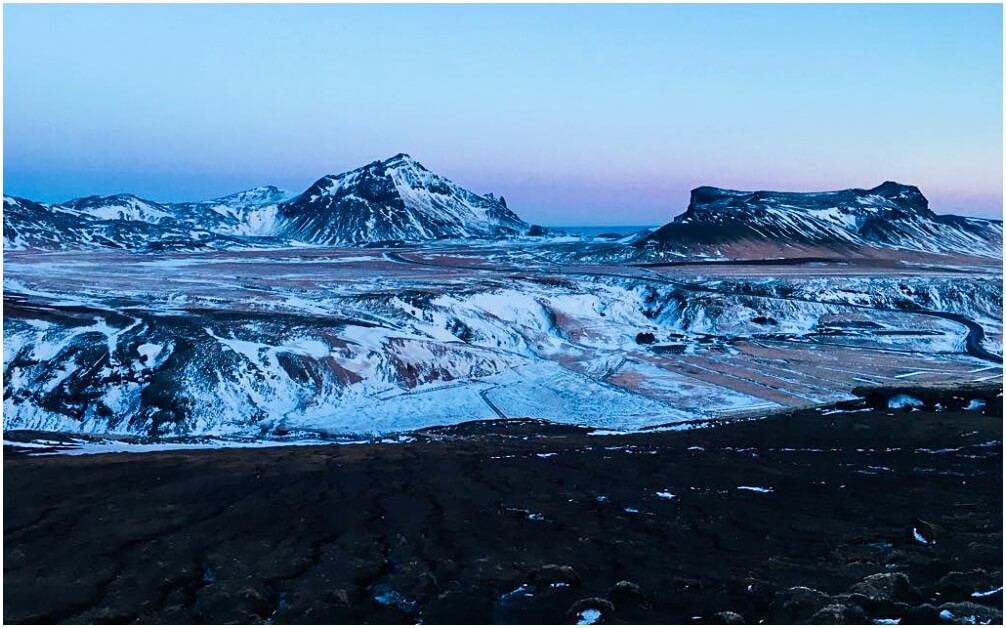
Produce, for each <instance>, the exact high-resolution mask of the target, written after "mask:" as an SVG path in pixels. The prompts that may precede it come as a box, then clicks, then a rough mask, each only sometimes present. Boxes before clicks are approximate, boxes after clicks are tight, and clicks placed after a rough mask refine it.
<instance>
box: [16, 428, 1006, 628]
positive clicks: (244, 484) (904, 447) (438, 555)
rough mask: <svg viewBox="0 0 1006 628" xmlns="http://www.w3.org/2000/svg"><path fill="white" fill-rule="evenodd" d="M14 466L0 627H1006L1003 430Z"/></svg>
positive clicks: (339, 449)
mask: <svg viewBox="0 0 1006 628" xmlns="http://www.w3.org/2000/svg"><path fill="white" fill-rule="evenodd" d="M990 414H992V416H988V415H986V414H985V413H983V412H981V411H965V410H955V411H943V412H933V411H913V412H909V411H904V410H901V411H893V410H876V409H874V410H860V411H853V412H836V413H823V412H821V411H819V410H813V411H802V412H798V413H793V414H789V415H783V416H778V417H772V418H768V419H763V420H759V421H749V422H740V423H732V424H728V425H722V426H718V427H710V428H708V429H700V430H692V431H679V432H661V433H650V434H634V435H612V436H597V435H593V436H592V435H587V434H586V433H585V432H584V431H581V430H577V429H574V428H569V427H556V426H549V425H543V424H540V423H532V422H499V423H479V424H469V425H463V426H460V427H455V428H450V429H441V430H431V431H426V432H424V433H421V434H418V435H417V437H416V440H415V442H410V443H406V444H399V445H380V444H375V445H353V446H327V447H286V448H273V449H241V450H222V451H175V452H159V453H145V454H109V455H95V456H81V457H68V456H52V457H44V456H27V455H26V454H25V453H24V452H25V451H26V450H21V449H15V448H11V447H5V450H4V471H5V474H4V491H5V499H4V548H3V551H4V620H5V622H11V623H13V622H73V623H83V622H137V621H138V622H165V623H177V622H213V623H223V622H276V623H286V622H308V623H327V622H331V623H339V622H374V623H394V622H407V623H415V622H419V621H421V622H423V623H459V622H475V623H488V622H503V623H522V622H544V623H561V622H575V621H583V622H589V621H599V622H611V623H618V622H659V623H733V622H742V621H743V622H748V623H758V622H759V621H763V620H764V621H765V622H766V623H793V622H825V623H835V622H855V623H869V622H871V621H875V620H892V621H893V620H900V622H901V623H917V622H927V623H929V622H932V623H950V622H973V623H974V622H977V623H986V622H989V621H991V622H993V623H1001V622H1002V614H1001V608H1002V590H1001V586H1002V573H1001V569H1002V529H1003V525H1002V523H1003V522H1002V512H1003V510H1002V494H1003V493H1002V491H1003V486H1002V477H1003V468H1002V419H1001V416H996V415H995V413H990Z"/></svg>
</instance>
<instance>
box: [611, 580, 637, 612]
mask: <svg viewBox="0 0 1006 628" xmlns="http://www.w3.org/2000/svg"><path fill="white" fill-rule="evenodd" d="M608 599H609V600H611V601H612V603H613V604H614V605H615V607H616V608H624V607H631V606H642V605H643V604H645V603H646V594H644V593H643V590H642V589H641V588H640V587H639V585H638V584H636V583H635V582H629V581H628V580H621V581H619V582H617V583H615V585H614V586H613V587H611V588H610V589H608Z"/></svg>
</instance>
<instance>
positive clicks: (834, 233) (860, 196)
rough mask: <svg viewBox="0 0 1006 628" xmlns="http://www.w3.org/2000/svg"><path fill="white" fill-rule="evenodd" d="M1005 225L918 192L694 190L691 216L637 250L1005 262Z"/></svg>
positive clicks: (889, 188) (899, 188)
mask: <svg viewBox="0 0 1006 628" xmlns="http://www.w3.org/2000/svg"><path fill="white" fill-rule="evenodd" d="M1002 236H1003V228H1002V221H997V220H983V219H979V218H967V217H963V216H952V215H938V214H936V213H934V212H933V211H932V210H931V209H930V208H929V201H928V200H927V199H926V197H925V196H923V195H922V193H921V192H920V191H919V189H918V188H917V187H914V186H910V185H902V184H900V183H894V182H891V181H888V182H886V183H883V184H881V185H879V186H877V187H875V188H873V189H869V190H862V189H851V190H839V191H835V192H808V193H798V192H764V191H763V192H741V191H736V190H724V189H720V188H714V187H700V188H696V189H695V190H693V191H692V196H691V202H690V204H689V205H688V209H687V211H685V212H684V213H683V214H681V215H680V216H678V217H677V218H675V219H674V220H673V221H672V222H670V223H668V224H666V225H664V226H663V227H661V228H660V229H658V230H657V231H655V232H653V233H652V234H650V235H649V236H647V237H645V238H643V239H641V240H639V241H638V242H637V243H636V246H637V247H639V248H642V249H644V250H647V251H649V252H650V253H651V254H653V255H655V256H658V257H659V256H661V254H664V255H667V254H670V255H674V254H679V255H680V254H683V255H690V254H704V255H711V256H717V257H741V258H751V257H767V256H771V255H773V254H774V253H783V252H789V253H792V252H793V251H794V250H803V251H805V252H808V253H813V252H840V253H860V254H871V253H874V252H876V250H883V249H896V250H907V251H920V252H925V253H942V254H964V255H979V256H985V257H1002V250H1003V249H1002V246H1003V241H1002Z"/></svg>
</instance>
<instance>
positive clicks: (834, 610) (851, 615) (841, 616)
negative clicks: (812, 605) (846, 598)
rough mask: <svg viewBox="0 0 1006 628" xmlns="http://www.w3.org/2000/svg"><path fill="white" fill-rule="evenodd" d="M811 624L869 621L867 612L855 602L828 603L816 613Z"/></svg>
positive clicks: (862, 622) (811, 619) (863, 622)
mask: <svg viewBox="0 0 1006 628" xmlns="http://www.w3.org/2000/svg"><path fill="white" fill-rule="evenodd" d="M808 623H811V624H832V625H834V624H865V623H867V617H866V612H865V611H863V609H861V608H859V607H858V606H856V605H855V604H842V603H837V604H828V605H827V606H825V607H824V608H822V609H821V610H819V611H817V612H816V613H814V614H813V615H812V616H811V618H810V621H809V622H808Z"/></svg>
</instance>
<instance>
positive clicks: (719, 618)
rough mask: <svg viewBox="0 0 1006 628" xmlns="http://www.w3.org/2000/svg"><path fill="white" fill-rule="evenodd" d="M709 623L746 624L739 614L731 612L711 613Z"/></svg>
mask: <svg viewBox="0 0 1006 628" xmlns="http://www.w3.org/2000/svg"><path fill="white" fill-rule="evenodd" d="M709 623H711V624H746V623H747V622H746V621H744V617H743V616H741V614H740V613H735V612H733V611H720V612H718V613H713V615H712V616H711V617H710V618H709Z"/></svg>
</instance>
